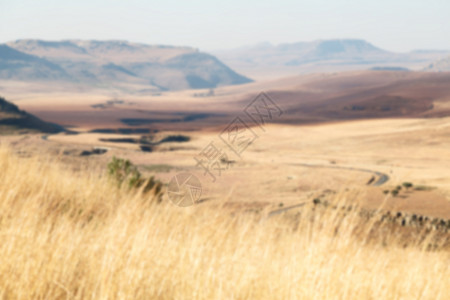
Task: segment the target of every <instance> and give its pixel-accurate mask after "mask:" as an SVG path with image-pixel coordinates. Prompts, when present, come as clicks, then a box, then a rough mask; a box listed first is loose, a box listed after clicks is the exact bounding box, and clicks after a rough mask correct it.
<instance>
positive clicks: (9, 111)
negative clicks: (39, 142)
mask: <svg viewBox="0 0 450 300" xmlns="http://www.w3.org/2000/svg"><path fill="white" fill-rule="evenodd" d="M61 131H64V128H63V127H61V126H59V125H57V124H53V123H47V122H44V121H42V120H41V119H39V118H37V117H36V116H34V115H32V114H29V113H27V112H25V111H23V110H20V109H19V108H18V107H17V106H16V105H15V104H12V103H10V102H8V101H6V100H5V99H4V98H2V97H0V134H10V133H18V132H19V133H24V132H42V133H57V132H61Z"/></svg>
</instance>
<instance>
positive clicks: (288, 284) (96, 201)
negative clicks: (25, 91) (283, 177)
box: [0, 146, 450, 300]
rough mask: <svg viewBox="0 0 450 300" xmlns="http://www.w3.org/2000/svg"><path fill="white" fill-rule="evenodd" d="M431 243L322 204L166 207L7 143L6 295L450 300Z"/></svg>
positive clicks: (2, 192) (2, 277) (1, 153)
mask: <svg viewBox="0 0 450 300" xmlns="http://www.w3.org/2000/svg"><path fill="white" fill-rule="evenodd" d="M105 169H106V166H105ZM274 193H276V191H274ZM339 197H342V198H345V197H344V196H337V198H339ZM336 201H349V199H337V200H336ZM352 201H353V200H352ZM224 202H225V201H224ZM373 219H375V218H373ZM428 235H430V236H423V235H422V236H419V237H416V235H411V237H410V240H407V241H405V236H404V235H402V234H400V233H399V232H398V231H396V230H390V228H389V227H380V226H378V227H377V225H376V224H375V222H374V221H372V219H364V218H361V217H360V216H359V215H358V214H357V213H352V212H348V213H347V214H346V216H345V217H344V214H343V213H342V212H339V211H338V210H320V209H319V208H317V207H316V208H315V209H313V205H311V206H307V207H305V208H304V209H303V210H302V211H301V214H300V215H294V214H291V215H283V214H280V215H276V216H273V217H270V218H269V217H267V212H265V211H259V212H239V210H234V211H231V210H230V209H228V208H227V207H226V205H225V203H217V202H216V203H213V201H211V202H204V203H202V204H200V205H195V206H192V207H188V208H180V207H177V206H174V205H172V203H170V201H168V200H166V199H165V198H164V201H163V202H162V203H160V204H158V203H157V201H155V199H154V197H153V196H151V193H150V194H143V193H140V192H139V191H129V190H127V189H125V188H124V189H119V188H118V187H117V185H115V184H114V183H113V182H111V180H110V179H109V178H108V176H107V174H106V172H105V174H104V175H102V174H99V173H98V172H94V171H89V170H85V171H79V172H74V171H69V170H68V168H66V167H65V166H64V165H63V164H62V163H60V162H58V160H57V159H51V158H48V157H44V156H36V157H32V158H18V157H17V156H16V155H15V154H13V153H12V152H11V150H10V149H8V148H7V147H5V146H0V299H208V300H209V299H433V300H436V299H448V297H449V295H450V267H449V266H450V252H449V251H448V249H445V248H442V249H441V248H439V247H437V248H433V249H432V250H430V248H429V247H428V245H429V243H430V241H431V240H432V239H433V238H434V237H432V236H431V235H432V233H428ZM416 238H417V239H416Z"/></svg>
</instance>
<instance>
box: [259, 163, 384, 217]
mask: <svg viewBox="0 0 450 300" xmlns="http://www.w3.org/2000/svg"><path fill="white" fill-rule="evenodd" d="M289 165H290V166H302V167H308V168H329V169H340V170H350V171H358V172H365V173H371V174H373V175H374V176H376V177H377V178H378V179H377V180H376V181H375V180H373V181H372V180H371V182H370V185H371V186H380V185H383V184H385V183H386V182H387V181H388V180H389V176H388V175H387V174H385V173H381V172H378V171H373V170H369V169H362V168H353V167H342V166H327V165H314V164H302V163H297V164H292V163H291V164H289ZM308 202H309V201H305V202H301V203H298V204H295V205H291V206H287V207H284V208H280V209H276V210H273V211H271V212H269V214H268V217H272V216H275V215H279V214H281V213H284V212H286V211H289V210H291V209H294V208H298V207H302V206H304V205H305V204H307V203H308Z"/></svg>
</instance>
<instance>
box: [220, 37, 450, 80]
mask: <svg viewBox="0 0 450 300" xmlns="http://www.w3.org/2000/svg"><path fill="white" fill-rule="evenodd" d="M442 53H448V54H450V52H449V51H447V52H446V51H431V50H422V51H413V52H409V53H394V52H390V51H386V50H383V49H380V48H378V47H376V46H374V45H372V44H371V43H369V42H366V41H364V40H359V39H334V40H317V41H312V42H298V43H291V44H280V45H272V44H270V43H267V42H265V43H260V44H256V45H254V46H248V47H241V48H237V49H232V50H222V51H216V52H215V53H214V54H215V55H216V56H217V57H219V58H220V59H221V60H222V61H223V62H225V63H226V64H227V65H229V66H231V67H232V68H234V69H236V70H238V71H239V72H245V73H247V74H251V73H255V72H257V73H258V72H259V73H261V72H264V71H268V70H274V71H280V72H281V73H282V72H283V71H295V72H297V73H311V72H317V71H319V72H321V71H333V72H334V71H345V70H355V69H359V70H363V69H370V68H372V67H379V68H383V67H391V68H408V69H422V68H423V66H424V65H426V64H428V63H429V62H430V61H433V60H434V59H436V58H437V57H440V56H442ZM291 74H292V72H291Z"/></svg>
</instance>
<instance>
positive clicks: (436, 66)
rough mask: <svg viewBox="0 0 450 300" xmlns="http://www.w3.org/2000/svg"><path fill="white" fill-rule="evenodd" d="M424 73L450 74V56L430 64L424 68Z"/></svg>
mask: <svg viewBox="0 0 450 300" xmlns="http://www.w3.org/2000/svg"><path fill="white" fill-rule="evenodd" d="M425 71H434V72H450V56H448V57H445V58H442V59H439V60H437V61H435V62H433V63H431V64H430V65H429V66H428V67H426V68H425Z"/></svg>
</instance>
